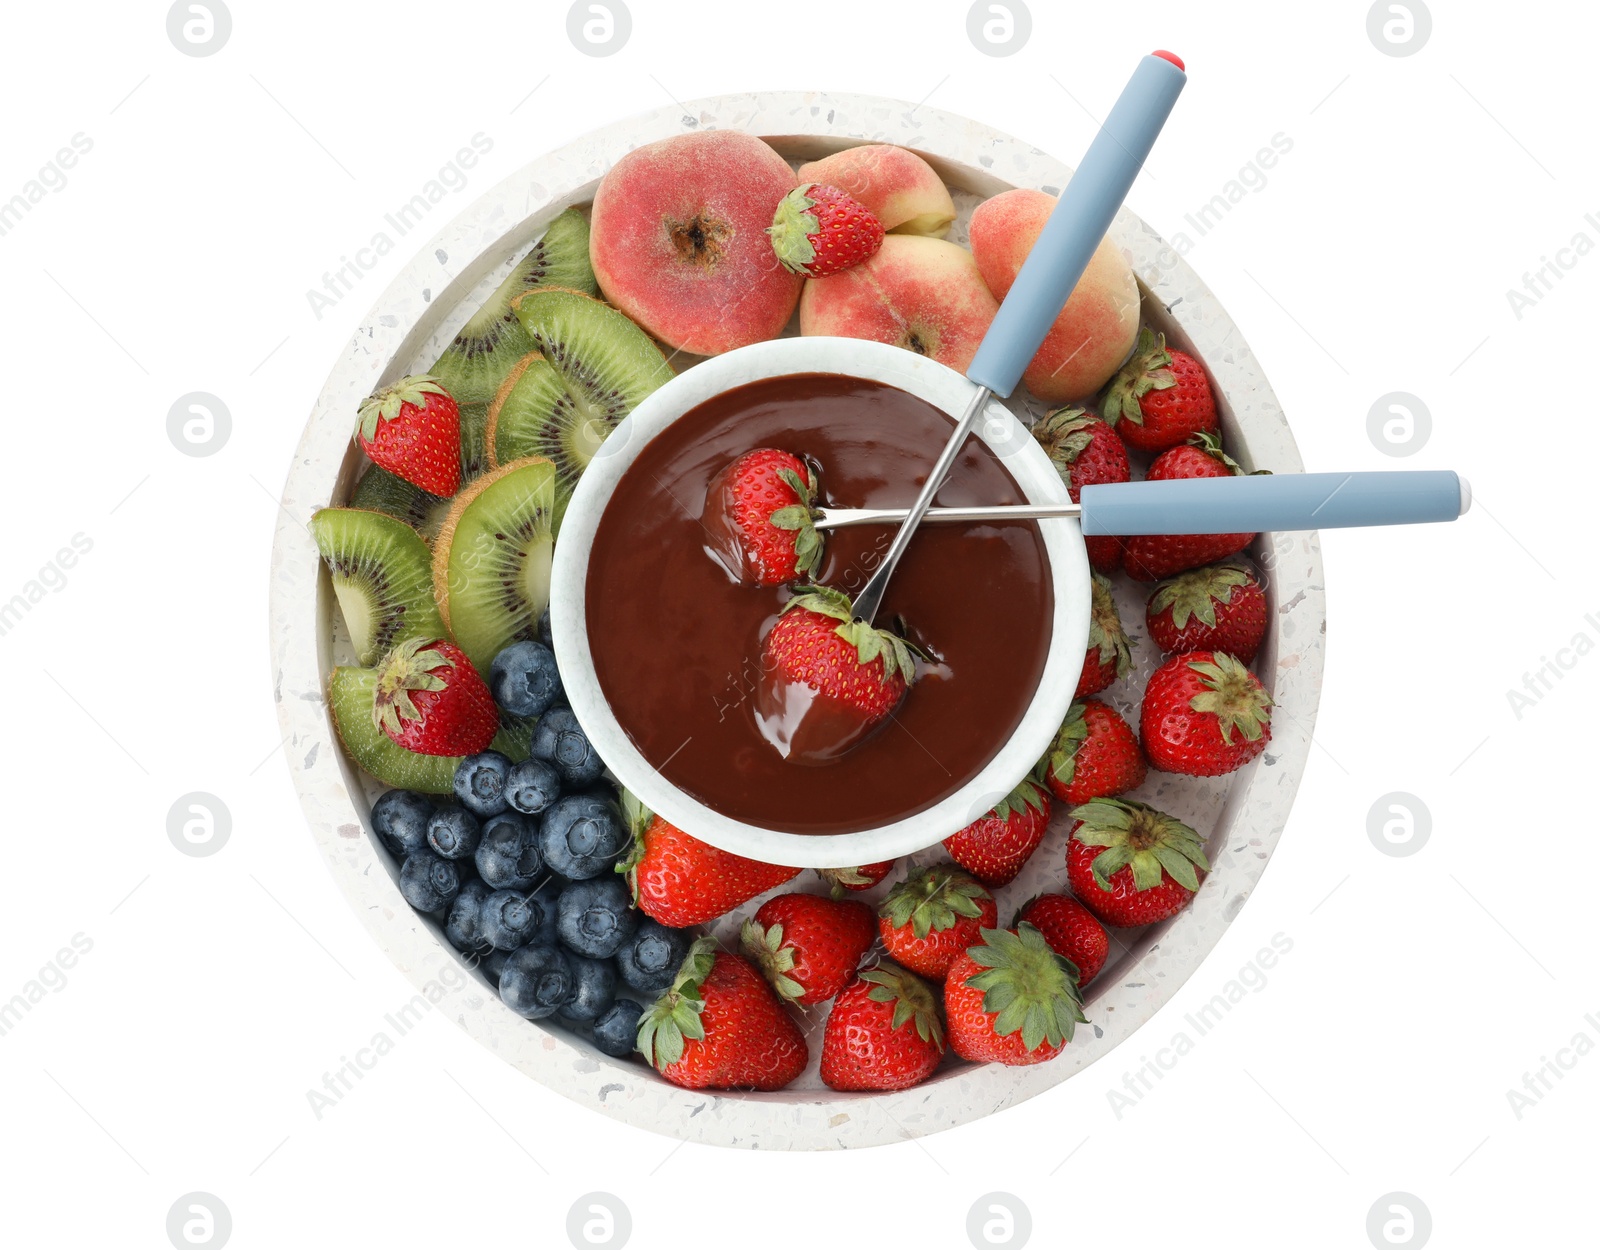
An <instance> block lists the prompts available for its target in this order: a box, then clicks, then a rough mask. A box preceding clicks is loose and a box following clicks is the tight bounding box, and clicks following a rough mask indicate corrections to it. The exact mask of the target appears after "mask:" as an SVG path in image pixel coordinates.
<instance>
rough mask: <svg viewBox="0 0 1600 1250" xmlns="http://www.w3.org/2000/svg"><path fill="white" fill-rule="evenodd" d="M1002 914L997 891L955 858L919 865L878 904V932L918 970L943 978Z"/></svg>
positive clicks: (896, 953)
mask: <svg viewBox="0 0 1600 1250" xmlns="http://www.w3.org/2000/svg"><path fill="white" fill-rule="evenodd" d="M997 918H998V913H997V912H996V910H995V905H994V896H993V895H991V894H990V893H989V891H988V890H986V889H984V887H983V885H982V883H981V882H979V881H978V880H977V879H976V878H975V877H972V876H969V875H968V874H967V873H964V872H962V871H961V869H959V868H957V867H956V866H955V865H954V864H933V865H931V866H930V867H927V868H920V869H917V870H916V871H915V872H913V873H912V874H911V875H910V876H908V877H907V878H906V879H905V880H904V881H902V882H900V884H899V885H897V886H895V887H894V889H892V890H890V891H889V893H888V894H887V895H885V896H884V900H883V902H882V903H880V904H879V905H878V934H879V936H880V937H882V938H883V945H884V947H885V948H886V949H887V950H888V952H889V954H890V955H892V956H893V957H894V958H895V959H897V960H898V961H899V962H900V963H902V964H904V965H905V966H906V967H907V968H910V969H911V971H913V972H920V973H921V974H922V975H923V976H925V977H933V978H934V979H936V980H937V979H939V978H942V977H943V976H944V974H945V973H946V972H948V971H949V970H950V965H951V963H953V962H954V960H955V958H956V956H957V955H959V954H961V952H962V951H964V950H966V948H967V947H969V946H971V945H972V943H974V942H976V941H977V940H978V930H980V929H982V928H983V927H984V926H985V925H992V924H994V923H995V920H996V919H997Z"/></svg>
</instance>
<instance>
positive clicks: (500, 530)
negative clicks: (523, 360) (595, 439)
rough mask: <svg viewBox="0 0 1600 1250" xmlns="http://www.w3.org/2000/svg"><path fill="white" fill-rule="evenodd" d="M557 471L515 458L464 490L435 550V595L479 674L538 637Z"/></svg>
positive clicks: (547, 587)
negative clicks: (525, 641)
mask: <svg viewBox="0 0 1600 1250" xmlns="http://www.w3.org/2000/svg"><path fill="white" fill-rule="evenodd" d="M555 480H556V466H555V465H554V464H552V463H551V462H550V461H548V460H544V459H541V458H539V457H537V456H530V457H528V458H527V459H524V460H513V461H512V462H511V463H510V464H507V465H502V466H501V467H500V468H498V469H495V470H494V471H493V472H491V473H489V474H487V475H486V476H484V477H480V478H479V479H478V480H477V481H475V482H473V483H471V484H470V485H469V486H466V487H464V488H463V489H462V491H461V493H460V494H459V495H457V496H456V499H455V502H454V503H453V504H451V506H450V515H449V516H447V517H445V520H444V526H443V528H441V529H440V531H439V537H438V539H437V540H435V542H434V545H433V595H434V599H435V600H436V601H437V602H438V604H439V611H440V612H441V613H442V614H443V615H444V621H445V624H446V626H448V628H449V630H450V633H451V635H452V636H453V637H454V638H455V640H456V643H457V645H458V646H460V648H461V649H462V650H463V651H465V652H466V653H467V656H468V658H469V659H471V660H472V662H473V664H474V665H476V666H477V668H478V671H479V672H481V673H485V674H487V673H488V671H489V664H490V661H492V660H493V659H494V657H495V656H496V655H497V654H499V652H500V650H501V649H502V648H503V647H506V646H508V645H509V644H511V643H513V642H516V641H518V640H519V639H523V638H537V637H538V636H539V616H540V614H541V613H543V612H544V610H545V608H546V606H548V604H549V602H550V563H551V560H552V558H553V557H554V554H555V530H554V521H555Z"/></svg>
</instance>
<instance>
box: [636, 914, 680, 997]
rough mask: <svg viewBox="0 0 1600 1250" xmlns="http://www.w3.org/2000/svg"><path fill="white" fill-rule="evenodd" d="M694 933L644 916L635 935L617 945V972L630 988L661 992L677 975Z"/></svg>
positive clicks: (645, 992)
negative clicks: (672, 927)
mask: <svg viewBox="0 0 1600 1250" xmlns="http://www.w3.org/2000/svg"><path fill="white" fill-rule="evenodd" d="M693 938H694V935H693V934H692V933H689V932H688V931H687V930H684V929H669V928H667V926H666V925H664V924H659V923H657V922H656V921H654V920H652V919H650V917H648V916H645V917H644V918H643V919H641V920H640V921H639V927H638V928H637V929H635V930H634V933H633V936H632V937H631V938H629V939H628V940H627V941H626V942H624V943H623V944H622V945H621V946H620V947H618V948H617V972H618V973H619V974H620V975H621V976H622V979H623V981H624V982H625V983H626V984H627V986H628V987H629V988H630V989H635V990H638V991H639V992H640V993H641V994H659V993H661V991H662V990H664V989H666V988H667V987H668V986H670V985H671V984H672V982H673V978H675V977H676V976H677V975H678V966H679V965H680V964H682V963H683V959H684V956H685V955H687V954H688V953H689V943H690V942H691V941H692V940H693Z"/></svg>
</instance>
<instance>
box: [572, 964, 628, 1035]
mask: <svg viewBox="0 0 1600 1250" xmlns="http://www.w3.org/2000/svg"><path fill="white" fill-rule="evenodd" d="M571 959H572V970H573V972H574V973H575V974H576V976H577V983H578V992H577V993H576V994H574V995H573V996H572V1001H571V1002H570V1003H568V1004H567V1005H566V1006H565V1007H563V1008H562V1009H561V1018H562V1019H563V1020H572V1021H574V1022H576V1023H578V1024H586V1023H588V1022H589V1021H590V1020H596V1019H598V1018H599V1017H600V1016H601V1015H602V1014H603V1013H604V1012H605V1010H606V1008H608V1007H610V1006H611V1000H612V999H613V998H614V997H615V996H616V992H617V970H616V968H615V967H613V966H612V963H611V961H610V960H609V959H585V958H583V957H582V956H581V955H573V956H571Z"/></svg>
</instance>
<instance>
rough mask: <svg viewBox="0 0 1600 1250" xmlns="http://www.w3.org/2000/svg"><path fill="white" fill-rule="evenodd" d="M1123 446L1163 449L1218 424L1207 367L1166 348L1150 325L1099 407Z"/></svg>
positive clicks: (1208, 431) (1204, 432)
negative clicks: (1122, 442)
mask: <svg viewBox="0 0 1600 1250" xmlns="http://www.w3.org/2000/svg"><path fill="white" fill-rule="evenodd" d="M1101 410H1102V411H1103V412H1104V414H1105V419H1106V420H1107V421H1108V422H1109V423H1110V424H1111V425H1112V426H1113V427H1115V429H1116V431H1117V433H1118V434H1120V435H1122V437H1123V438H1124V439H1125V440H1126V441H1127V444H1128V446H1130V447H1135V448H1138V450H1140V451H1148V452H1158V451H1166V450H1167V448H1169V447H1176V446H1177V445H1178V444H1179V443H1182V442H1186V441H1187V440H1188V439H1189V437H1190V436H1191V435H1194V434H1206V433H1210V432H1211V431H1212V430H1214V429H1216V428H1217V405H1216V401H1215V400H1214V399H1213V398H1212V396H1211V383H1209V382H1208V381H1206V371H1205V370H1204V369H1203V368H1201V366H1200V362H1199V361H1198V360H1196V359H1195V358H1194V357H1193V356H1191V355H1189V353H1188V352H1180V351H1174V350H1169V349H1168V347H1167V337H1166V335H1164V334H1156V333H1155V332H1153V331H1152V330H1151V329H1150V327H1149V326H1144V327H1142V328H1141V329H1140V331H1139V343H1138V346H1136V347H1135V348H1134V349H1133V355H1132V357H1130V358H1129V360H1128V363H1127V364H1125V365H1123V366H1122V370H1121V372H1119V373H1118V374H1117V376H1116V377H1114V378H1112V379H1111V385H1110V386H1109V387H1108V388H1107V389H1106V397H1105V403H1104V404H1103V406H1102V409H1101Z"/></svg>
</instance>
